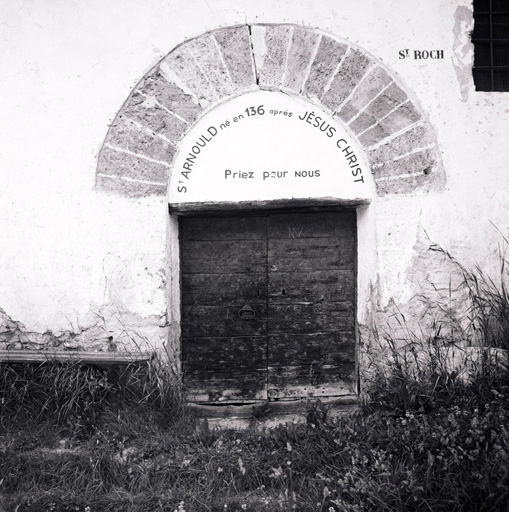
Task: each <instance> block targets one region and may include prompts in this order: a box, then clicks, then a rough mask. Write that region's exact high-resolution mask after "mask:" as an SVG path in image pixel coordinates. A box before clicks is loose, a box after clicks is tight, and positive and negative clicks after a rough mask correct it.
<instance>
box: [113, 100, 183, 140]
mask: <svg viewBox="0 0 509 512" xmlns="http://www.w3.org/2000/svg"><path fill="white" fill-rule="evenodd" d="M122 114H123V115H125V116H126V117H128V118H130V119H132V120H133V121H137V122H138V123H140V124H141V125H143V126H144V127H145V128H148V129H150V130H152V131H153V132H154V133H157V134H160V135H163V136H164V137H166V138H167V139H168V140H169V141H171V142H173V143H174V144H177V143H178V141H179V140H180V138H181V137H182V135H183V134H184V133H185V132H186V131H187V129H188V125H187V123H184V122H183V121H181V120H180V119H179V118H178V117H176V116H175V115H174V114H171V113H170V112H168V111H167V110H165V109H163V108H162V107H161V106H159V105H158V104H157V103H155V102H154V101H153V100H152V99H151V97H150V96H149V97H145V96H143V95H141V94H139V93H137V92H135V93H133V94H132V95H131V97H130V98H129V100H128V101H127V103H126V105H124V107H123V109H122Z"/></svg>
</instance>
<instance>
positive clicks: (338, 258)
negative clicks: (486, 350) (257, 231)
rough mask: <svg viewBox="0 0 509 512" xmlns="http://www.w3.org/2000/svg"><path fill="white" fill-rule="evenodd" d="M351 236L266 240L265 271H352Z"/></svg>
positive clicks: (352, 242) (353, 243)
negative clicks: (266, 267)
mask: <svg viewBox="0 0 509 512" xmlns="http://www.w3.org/2000/svg"><path fill="white" fill-rule="evenodd" d="M354 257H355V240H354V239H353V238H337V237H336V238H295V239H281V240H278V239H273V240H269V241H268V271H269V272H277V271H281V272H292V271H297V270H298V271H306V270H354V261H355V260H354Z"/></svg>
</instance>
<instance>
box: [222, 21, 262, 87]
mask: <svg viewBox="0 0 509 512" xmlns="http://www.w3.org/2000/svg"><path fill="white" fill-rule="evenodd" d="M213 36H214V38H215V40H216V41H217V44H218V46H219V49H220V51H221V54H222V56H223V60H224V62H225V64H226V67H227V68H228V72H229V73H230V78H231V81H232V84H233V87H234V89H235V92H236V93H239V92H241V91H244V90H249V89H253V88H254V87H255V86H256V76H255V71H254V61H253V52H252V51H251V38H250V36H249V27H248V26H247V25H243V26H241V27H232V28H225V29H221V30H216V31H215V32H214V34H213Z"/></svg>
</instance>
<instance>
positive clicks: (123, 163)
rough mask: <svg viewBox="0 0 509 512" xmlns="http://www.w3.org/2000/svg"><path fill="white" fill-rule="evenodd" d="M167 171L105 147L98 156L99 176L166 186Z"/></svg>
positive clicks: (166, 167)
mask: <svg viewBox="0 0 509 512" xmlns="http://www.w3.org/2000/svg"><path fill="white" fill-rule="evenodd" d="M168 170H169V168H168V166H166V165H162V164H159V163H156V162H152V161H150V160H145V159H144V158H140V157H137V156H135V155H131V154H129V153H122V152H120V151H116V150H114V149H111V148H109V147H107V146H103V148H102V150H101V153H100V155H99V165H98V172H99V173H100V174H107V175H110V176H119V177H124V178H129V179H132V180H143V181H150V182H156V183H161V184H166V182H167V180H168Z"/></svg>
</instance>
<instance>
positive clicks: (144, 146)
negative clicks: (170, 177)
mask: <svg viewBox="0 0 509 512" xmlns="http://www.w3.org/2000/svg"><path fill="white" fill-rule="evenodd" d="M106 144H108V145H111V146H114V147H117V148H121V149H125V150H127V151H131V152H133V153H137V154H140V155H144V156H146V157H149V158H152V159H154V160H160V161H162V162H167V163H169V162H171V161H172V160H173V157H174V156H175V146H173V145H172V144H170V143H169V142H168V141H166V140H164V139H162V138H161V137H158V136H157V135H154V134H151V133H150V132H148V131H147V130H144V129H143V128H142V127H141V126H139V125H138V124H137V123H135V122H134V121H132V120H130V119H128V118H126V117H124V116H122V115H120V116H118V117H117V119H115V121H114V123H113V124H112V126H111V128H110V131H109V132H108V135H107V137H106Z"/></svg>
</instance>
